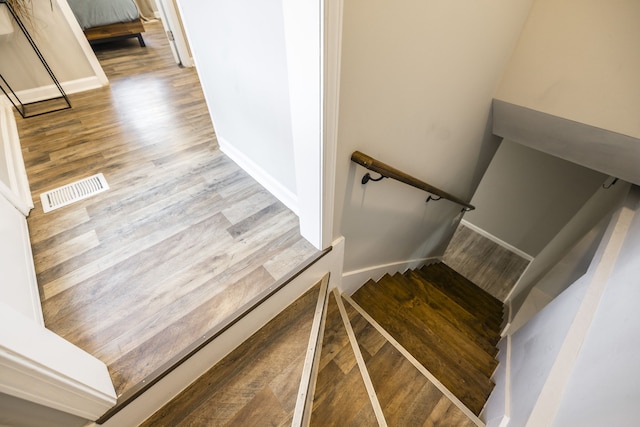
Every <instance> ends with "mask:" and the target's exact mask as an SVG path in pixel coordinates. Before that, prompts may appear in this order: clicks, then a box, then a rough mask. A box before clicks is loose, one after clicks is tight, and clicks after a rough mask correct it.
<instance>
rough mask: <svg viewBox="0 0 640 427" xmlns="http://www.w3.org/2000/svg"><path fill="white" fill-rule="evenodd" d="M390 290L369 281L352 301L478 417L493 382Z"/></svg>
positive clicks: (407, 302) (408, 304)
mask: <svg viewBox="0 0 640 427" xmlns="http://www.w3.org/2000/svg"><path fill="white" fill-rule="evenodd" d="M387 277H389V276H387ZM388 288H389V287H388V286H384V287H381V286H378V284H376V283H375V282H373V281H370V282H367V284H365V285H364V286H363V287H361V288H360V289H359V290H358V291H357V292H356V293H355V294H354V295H353V299H354V300H355V301H356V302H357V303H358V304H360V305H361V306H362V308H363V309H364V310H365V311H367V312H368V313H369V314H370V315H371V316H372V317H373V318H374V319H376V321H377V322H378V323H380V324H381V325H382V326H383V327H384V328H385V329H386V330H387V331H388V332H389V333H390V334H391V335H392V336H393V337H394V338H395V339H396V340H397V341H398V342H399V343H400V344H401V345H402V346H403V347H405V348H406V349H407V350H408V351H409V352H410V353H411V354H412V355H413V356H414V357H415V358H416V359H417V360H418V361H419V362H420V363H421V364H423V366H425V367H426V368H427V369H428V370H429V371H430V372H431V373H432V374H433V375H434V376H435V377H436V378H438V380H440V381H441V382H442V383H443V384H444V385H445V387H447V388H448V389H449V390H451V391H452V393H454V395H456V396H457V397H458V398H459V399H460V400H461V401H462V402H463V403H464V404H465V405H467V407H469V408H470V409H471V410H472V411H473V412H474V413H476V414H478V413H479V412H480V411H481V410H482V407H483V406H484V403H485V401H486V398H487V396H488V395H489V393H490V392H491V390H492V388H493V383H492V381H491V380H490V379H489V378H487V377H486V376H485V375H483V374H482V373H481V372H479V371H478V370H476V369H475V368H474V367H472V366H471V365H470V364H469V362H468V361H467V360H466V359H464V358H463V357H461V356H460V354H458V353H457V352H453V351H451V350H450V349H451V347H449V345H448V343H447V342H445V341H443V339H442V337H440V336H438V335H437V334H435V333H434V332H433V331H431V330H430V329H429V328H426V327H425V326H424V324H423V323H421V320H418V319H417V318H415V317H414V316H410V315H407V314H408V313H409V312H408V309H409V308H410V302H409V301H405V302H404V303H402V302H399V301H395V300H394V296H393V295H391V296H389V295H388V293H389V289H388ZM382 289H384V291H383V290H382Z"/></svg>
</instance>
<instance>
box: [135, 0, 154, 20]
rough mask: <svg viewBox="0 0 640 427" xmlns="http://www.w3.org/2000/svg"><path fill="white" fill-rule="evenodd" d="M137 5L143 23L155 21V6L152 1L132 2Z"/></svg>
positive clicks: (136, 0) (139, 0) (138, 0)
mask: <svg viewBox="0 0 640 427" xmlns="http://www.w3.org/2000/svg"><path fill="white" fill-rule="evenodd" d="M134 1H135V2H136V5H138V10H139V11H140V17H141V18H142V20H143V21H151V20H153V19H156V13H155V10H156V8H155V4H154V2H153V0H134Z"/></svg>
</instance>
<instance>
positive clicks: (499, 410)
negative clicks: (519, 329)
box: [480, 336, 511, 427]
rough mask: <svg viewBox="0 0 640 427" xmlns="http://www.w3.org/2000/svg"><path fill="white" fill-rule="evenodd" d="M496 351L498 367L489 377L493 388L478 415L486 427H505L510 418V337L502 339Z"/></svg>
mask: <svg viewBox="0 0 640 427" xmlns="http://www.w3.org/2000/svg"><path fill="white" fill-rule="evenodd" d="M498 349H499V351H498V354H497V356H496V358H497V360H498V367H497V368H496V370H495V371H494V373H493V375H492V376H491V379H492V380H493V381H494V383H495V387H494V389H493V391H492V392H491V395H490V396H489V399H488V400H487V403H486V404H485V407H484V408H483V410H482V413H481V414H480V417H481V418H482V419H483V420H485V423H486V425H487V427H507V425H509V420H510V416H511V337H510V336H506V337H503V338H502V339H501V340H500V342H499V343H498Z"/></svg>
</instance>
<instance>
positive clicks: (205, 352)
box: [88, 237, 344, 427]
mask: <svg viewBox="0 0 640 427" xmlns="http://www.w3.org/2000/svg"><path fill="white" fill-rule="evenodd" d="M343 256H344V238H342V237H341V238H339V239H337V240H336V241H335V242H334V244H333V246H332V250H331V251H330V252H328V253H326V254H325V255H324V256H323V257H321V258H320V259H319V260H317V261H316V262H315V263H314V264H312V265H311V266H309V267H308V268H307V269H306V270H304V271H302V272H300V273H299V274H297V275H296V276H295V277H293V278H292V279H291V280H290V281H289V283H288V284H287V285H286V286H284V287H283V288H281V289H280V290H278V291H277V292H275V293H274V294H273V295H270V296H269V298H268V299H267V300H265V301H263V302H262V303H261V304H260V305H258V306H256V307H255V308H253V309H252V310H251V311H250V312H249V313H248V314H247V315H245V316H244V317H242V318H241V319H240V320H238V321H237V322H235V323H233V324H232V325H231V326H229V327H228V328H226V329H225V330H224V331H223V332H221V333H220V334H219V335H218V336H217V337H216V338H215V339H214V340H212V341H210V342H209V343H208V344H207V345H205V346H204V347H202V348H201V349H199V350H198V351H197V352H196V353H194V354H193V355H191V356H190V357H189V358H188V359H187V360H186V361H184V362H183V363H182V364H180V366H178V367H177V368H175V369H174V370H172V371H171V372H170V373H168V374H167V375H166V376H164V377H163V378H162V379H160V380H159V381H158V382H157V383H155V384H154V385H153V386H151V387H150V388H149V389H147V390H146V391H145V392H144V393H142V394H141V395H140V396H138V397H136V398H135V400H133V401H132V402H131V403H130V404H128V405H127V406H126V407H124V408H123V409H121V410H120V411H119V412H117V413H116V414H115V415H113V416H111V417H110V418H109V419H108V420H106V421H105V422H104V423H102V424H97V423H95V422H94V423H91V424H89V425H88V427H98V426H104V427H120V426H124V425H139V424H141V423H142V422H143V421H145V420H146V419H147V418H149V417H150V416H152V415H153V414H154V413H155V412H156V411H157V410H159V409H160V408H162V407H163V406H164V405H165V404H167V403H168V402H169V401H171V400H172V399H173V398H174V397H176V396H177V395H178V394H180V393H181V392H182V391H183V390H185V389H186V388H187V387H188V386H189V385H190V384H191V383H193V382H194V381H196V380H197V379H198V378H199V377H200V376H202V375H203V374H204V373H205V372H207V371H208V370H209V369H210V368H211V367H212V366H214V365H215V364H216V363H218V362H219V361H221V360H222V359H223V358H224V357H225V356H226V355H228V354H229V353H231V351H233V350H234V349H235V348H237V347H238V346H239V345H240V344H242V343H243V342H244V341H245V340H247V339H248V338H249V337H250V336H251V335H253V334H254V333H255V332H256V331H258V330H259V329H260V328H261V327H263V326H264V325H266V324H267V323H268V322H269V321H270V320H271V319H273V318H274V317H275V316H276V315H277V314H278V313H280V312H281V311H282V310H284V309H285V308H286V307H287V306H289V305H290V304H291V303H292V302H293V301H295V300H296V299H297V298H298V297H300V296H301V295H302V294H304V293H305V292H306V291H307V290H309V289H310V288H311V287H312V286H314V285H315V284H316V283H318V282H319V281H321V280H322V278H323V277H324V276H325V275H326V274H327V273H329V275H330V278H329V287H330V288H333V287H337V286H338V284H337V283H335V281H336V280H338V279H339V278H340V277H342V271H341V269H342V261H343ZM336 278H338V279H336ZM274 286H275V285H274ZM268 291H271V289H269V290H268Z"/></svg>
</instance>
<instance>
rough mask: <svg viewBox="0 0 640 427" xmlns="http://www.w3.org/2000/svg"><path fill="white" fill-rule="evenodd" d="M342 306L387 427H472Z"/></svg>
mask: <svg viewBox="0 0 640 427" xmlns="http://www.w3.org/2000/svg"><path fill="white" fill-rule="evenodd" d="M345 305H346V307H347V312H348V314H349V319H350V321H351V324H352V327H353V329H354V333H355V335H356V338H357V340H358V344H359V346H360V351H361V353H362V356H363V358H364V360H365V363H366V365H367V370H368V372H369V376H370V378H371V381H372V383H373V386H374V388H375V390H376V395H377V396H378V401H379V402H380V406H381V408H382V412H383V413H384V416H385V419H386V421H387V424H388V425H390V426H419V425H420V426H421V425H434V426H435V425H442V426H444V425H448V426H460V427H472V426H474V425H475V424H474V423H473V422H472V421H471V420H470V419H469V418H467V417H466V416H465V414H464V412H462V410H461V409H459V408H457V407H456V406H455V405H454V404H453V402H451V400H450V399H448V398H447V397H446V396H444V394H443V393H442V392H441V391H440V390H438V388H437V387H436V386H435V385H433V384H432V383H431V382H430V381H429V380H428V379H427V378H426V377H425V376H424V375H422V373H421V372H420V371H418V369H416V368H415V367H414V366H413V365H412V364H411V362H409V361H408V360H407V359H406V358H405V357H404V356H403V355H402V354H401V353H400V352H399V351H398V350H397V349H396V348H395V347H394V346H393V345H392V344H391V343H389V342H388V341H387V340H386V339H385V338H384V337H383V336H382V335H381V334H380V333H379V332H378V331H377V330H376V329H375V328H374V327H373V326H372V325H371V324H369V323H368V322H367V321H366V320H365V319H364V318H363V317H362V316H361V315H360V314H359V313H358V312H357V311H356V310H355V309H354V308H353V307H351V306H350V305H349V304H348V303H347V304H345Z"/></svg>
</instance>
